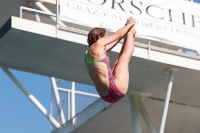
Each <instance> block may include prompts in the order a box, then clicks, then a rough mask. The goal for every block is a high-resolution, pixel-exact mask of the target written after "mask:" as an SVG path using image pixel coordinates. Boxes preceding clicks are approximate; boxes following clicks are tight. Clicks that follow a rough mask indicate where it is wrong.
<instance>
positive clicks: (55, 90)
mask: <svg viewBox="0 0 200 133" xmlns="http://www.w3.org/2000/svg"><path fill="white" fill-rule="evenodd" d="M50 80H51V85H52V88H53V92H54V96H55V100H56V105H57V108H58V111H59V116H60V120H61V123H62V124H64V123H65V122H66V121H65V116H64V112H63V109H62V107H61V102H60V96H59V93H58V88H57V84H56V81H55V78H53V77H51V78H50Z"/></svg>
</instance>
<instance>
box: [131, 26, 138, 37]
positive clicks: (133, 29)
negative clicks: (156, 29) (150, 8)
mask: <svg viewBox="0 0 200 133" xmlns="http://www.w3.org/2000/svg"><path fill="white" fill-rule="evenodd" d="M129 32H132V34H133V36H135V34H136V33H137V31H136V29H135V25H134V26H133V27H132V28H131V30H130V31H129Z"/></svg>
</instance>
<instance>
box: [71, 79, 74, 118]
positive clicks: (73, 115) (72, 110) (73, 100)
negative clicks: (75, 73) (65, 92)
mask: <svg viewBox="0 0 200 133" xmlns="http://www.w3.org/2000/svg"><path fill="white" fill-rule="evenodd" d="M71 95H72V118H73V117H74V116H75V82H74V81H73V82H72V94H71Z"/></svg>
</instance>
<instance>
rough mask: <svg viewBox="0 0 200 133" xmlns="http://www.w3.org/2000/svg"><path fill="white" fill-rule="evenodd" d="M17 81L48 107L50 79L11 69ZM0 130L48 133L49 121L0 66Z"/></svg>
mask: <svg viewBox="0 0 200 133" xmlns="http://www.w3.org/2000/svg"><path fill="white" fill-rule="evenodd" d="M11 72H12V73H13V74H14V75H15V76H16V77H17V78H18V79H19V81H20V82H21V83H22V84H23V85H24V86H25V87H26V88H27V89H28V90H29V92H30V93H32V94H33V95H34V96H35V97H36V98H37V99H38V100H39V101H40V102H41V103H42V105H43V106H44V107H45V108H46V109H47V110H48V112H49V110H50V99H51V95H50V94H51V91H50V87H51V86H50V85H51V84H50V79H49V77H45V76H39V75H36V74H30V73H26V72H21V71H15V70H11ZM0 94H1V95H0V118H1V120H0V127H1V128H0V133H14V132H15V133H49V132H50V122H49V121H48V120H47V119H46V118H45V117H44V116H43V115H42V113H40V111H39V110H38V109H37V108H36V107H35V105H33V104H32V103H31V101H30V100H29V99H28V98H27V97H26V96H25V95H24V94H23V93H22V91H21V90H20V89H19V88H18V87H17V86H16V85H15V84H14V83H13V82H12V81H11V79H9V78H8V76H7V75H6V74H5V73H4V72H3V71H2V69H0Z"/></svg>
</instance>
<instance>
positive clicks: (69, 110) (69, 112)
mask: <svg viewBox="0 0 200 133" xmlns="http://www.w3.org/2000/svg"><path fill="white" fill-rule="evenodd" d="M67 94H68V120H70V118H71V116H70V115H71V108H70V105H71V104H70V103H71V102H70V92H69V91H68V92H67Z"/></svg>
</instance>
